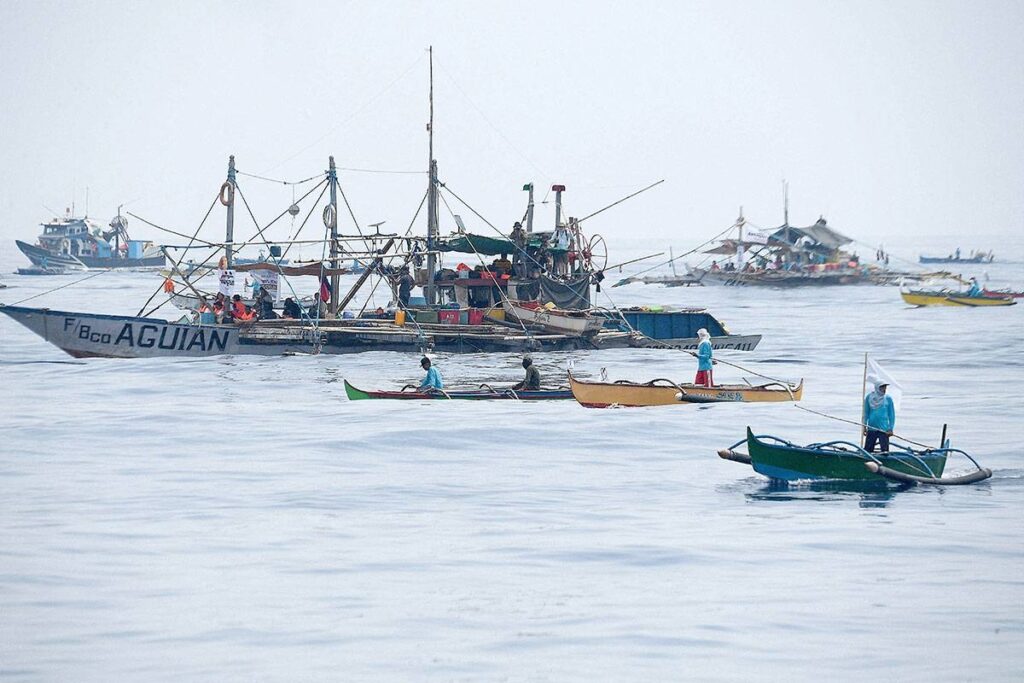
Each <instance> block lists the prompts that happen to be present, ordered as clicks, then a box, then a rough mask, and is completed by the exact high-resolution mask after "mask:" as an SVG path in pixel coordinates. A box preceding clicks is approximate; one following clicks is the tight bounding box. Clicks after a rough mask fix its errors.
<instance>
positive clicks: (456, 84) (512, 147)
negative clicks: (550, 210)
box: [434, 58, 551, 185]
mask: <svg viewBox="0 0 1024 683" xmlns="http://www.w3.org/2000/svg"><path fill="white" fill-rule="evenodd" d="M434 63H435V64H436V65H437V67H438V70H439V71H441V72H442V73H444V75H445V76H446V77H447V78H448V80H450V81H451V82H452V85H454V86H455V89H456V90H458V91H459V93H461V94H462V96H463V97H465V98H466V101H467V102H469V105H470V106H471V107H473V109H475V110H476V113H477V114H479V115H480V118H482V119H483V120H484V121H486V122H487V125H488V126H490V127H491V130H493V131H494V132H495V133H496V134H497V135H498V137H500V138H501V139H502V140H503V141H504V142H505V144H506V145H508V146H509V148H510V149H511V150H512V151H513V152H515V153H516V154H518V155H519V157H520V158H521V159H522V160H523V161H525V162H526V163H528V164H529V165H530V166H533V168H534V170H535V171H537V173H540V174H541V176H542V177H544V178H545V179H546V180H548V181H550V180H551V176H550V175H548V174H547V173H545V172H544V171H543V170H542V169H541V168H540V167H539V166H538V165H537V164H535V163H533V160H532V159H530V158H529V157H527V156H526V155H525V154H523V153H522V152H521V151H519V148H518V147H516V146H515V145H513V144H512V141H511V140H509V139H508V138H507V137H505V134H504V133H502V132H501V131H500V130H498V127H497V126H495V125H494V124H493V123H492V122H491V120H490V119H489V118H487V115H486V114H484V112H483V110H482V109H480V107H478V106H476V102H474V101H473V100H472V99H471V98H470V96H469V95H467V94H466V91H465V90H463V89H462V86H461V85H459V83H458V81H456V80H455V77H454V76H452V75H451V74H450V73H449V72H448V70H447V69H445V68H444V67H442V66H441V64H440V62H439V61H438V60H437V59H436V58H435V59H434ZM550 184H551V183H550V182H548V185H550Z"/></svg>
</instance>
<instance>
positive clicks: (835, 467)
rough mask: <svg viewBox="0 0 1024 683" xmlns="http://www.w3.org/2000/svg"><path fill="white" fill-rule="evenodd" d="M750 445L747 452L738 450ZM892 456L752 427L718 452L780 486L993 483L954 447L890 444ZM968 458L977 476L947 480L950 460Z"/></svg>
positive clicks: (987, 472)
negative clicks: (794, 439) (804, 441)
mask: <svg viewBox="0 0 1024 683" xmlns="http://www.w3.org/2000/svg"><path fill="white" fill-rule="evenodd" d="M744 443H746V445H747V452H746V453H743V452H740V451H737V450H736V449H737V448H738V447H739V446H741V445H743V444H744ZM889 448H890V450H889V452H888V453H879V454H875V453H868V452H867V451H865V450H864V449H863V448H861V447H860V446H858V445H857V444H854V443H850V442H848V441H829V442H827V443H813V444H810V445H808V446H797V445H795V444H792V443H790V442H789V441H786V440H785V439H780V438H778V437H776V436H769V435H759V436H755V435H754V432H753V431H751V429H750V427H747V438H746V439H744V440H743V441H737V442H736V443H734V444H733V445H732V446H730V447H729V448H724V449H722V450H720V451H718V455H719V457H721V458H723V459H724V460H732V461H733V462H739V463H742V464H745V465H750V466H751V467H753V468H754V471H755V472H758V473H759V474H763V475H764V476H766V477H768V478H769V479H774V480H779V481H799V480H835V481H855V482H871V481H876V482H884V481H893V482H897V483H900V484H937V485H955V484H973V483H975V482H979V481H982V480H984V479H988V478H989V477H991V476H992V470H989V469H986V468H983V467H981V466H980V465H978V463H977V462H976V461H975V460H974V458H972V457H971V456H970V455H968V454H967V453H965V452H964V451H961V450H959V449H956V448H950V447H949V441H948V440H944V441H943V445H942V447H941V448H925V449H921V450H914V449H911V448H909V447H905V446H902V445H900V444H895V443H890V446H889ZM957 454H959V455H963V456H964V457H966V458H967V459H968V460H970V461H971V462H972V463H974V466H975V468H976V469H975V471H973V472H970V473H968V474H965V475H963V476H959V477H946V478H943V476H942V473H943V472H944V471H945V469H946V460H947V459H948V458H949V456H951V455H957Z"/></svg>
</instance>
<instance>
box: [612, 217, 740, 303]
mask: <svg viewBox="0 0 1024 683" xmlns="http://www.w3.org/2000/svg"><path fill="white" fill-rule="evenodd" d="M735 227H736V224H735V223H733V224H732V225H730V226H729V227H728V228H726V229H725V230H723V231H722V232H720V233H718V234H717V235H715V236H714V237H712V238H711V239H709V240H708V241H707V242H704V243H702V244H699V245H697V246H696V247H694V248H693V249H691V250H690V251H688V252H686V253H685V254H680V255H679V256H673V257H672V258H670V259H669V260H668V261H665V262H664V263H659V264H657V265H653V266H651V267H650V268H648V269H647V270H641V271H640V272H639V273H636V274H634V275H632V277H640V276H641V275H646V274H647V273H649V272H651V271H652V270H655V269H656V268H661V267H662V266H667V265H668V264H670V263H672V262H673V261H678V260H679V259H681V258H683V257H684V256H689V255H690V254H692V253H694V252H696V251H698V250H700V249H703V248H704V247H706V246H707V245H709V244H711V243H712V242H714V241H715V240H717V239H719V238H720V237H721V236H722V235H726V234H728V233H729V232H730V231H732V230H733V228H735ZM705 260H706V259H705ZM615 286H617V285H612V287H615Z"/></svg>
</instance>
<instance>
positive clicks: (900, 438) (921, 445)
mask: <svg viewBox="0 0 1024 683" xmlns="http://www.w3.org/2000/svg"><path fill="white" fill-rule="evenodd" d="M793 405H794V406H796V407H797V408H799V409H800V410H806V411H807V412H808V413H814V414H815V415H820V416H821V417H827V418H828V419H830V420H837V421H839V422H845V423H846V424H851V425H856V426H858V427H861V428H863V429H871V428H870V427H869V426H868V425H866V424H864V423H863V422H857V421H856V420H847V419H846V418H844V417H836V416H835V415H829V414H828V413H822V412H820V411H817V410H811V409H810V408H805V407H804V406H800V405H796V404H793ZM891 436H892V437H894V438H896V439H899V440H900V441H906V442H907V443H912V444H914V445H915V446H920V447H921V448H927V449H929V450H936V449H935V446H929V445H928V444H926V443H921V442H919V441H914V440H912V439H908V438H907V437H905V436H900V435H899V434H896V433H893V434H891Z"/></svg>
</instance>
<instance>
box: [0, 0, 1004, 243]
mask: <svg viewBox="0 0 1024 683" xmlns="http://www.w3.org/2000/svg"><path fill="white" fill-rule="evenodd" d="M0 19H2V21H3V25H4V29H3V31H4V41H3V44H2V47H0V55H2V57H3V60H4V63H5V65H6V68H5V69H4V71H3V74H2V75H0V82H2V85H3V87H4V90H5V92H7V93H8V94H9V97H8V104H7V106H6V107H4V108H3V110H2V113H0V124H2V126H3V130H4V131H5V135H4V136H3V142H2V143H0V144H2V146H3V158H4V163H3V167H2V169H0V183H2V190H0V215H2V217H3V223H2V227H0V254H4V255H5V256H7V255H9V254H10V252H12V251H14V249H15V247H14V244H13V239H14V238H20V239H26V240H29V241H31V240H34V238H35V236H36V234H37V233H38V224H39V223H40V222H41V221H43V220H46V219H48V218H50V217H51V214H50V211H51V210H53V211H57V212H60V211H62V210H63V209H64V208H65V207H68V206H70V205H71V204H72V202H74V203H75V204H76V208H77V209H78V211H79V213H81V212H83V211H84V202H85V193H86V188H87V187H88V193H89V211H90V214H91V215H92V216H93V217H95V218H96V219H97V220H99V221H101V222H106V221H108V220H109V219H110V217H111V216H112V215H113V214H114V213H115V212H116V210H117V206H118V205H119V204H125V209H126V210H128V211H132V212H133V213H137V214H139V215H141V216H145V217H146V218H148V219H150V220H152V221H154V222H157V223H160V224H162V225H166V226H168V227H171V228H174V229H178V230H182V231H186V232H191V231H192V230H194V229H195V227H196V226H197V225H198V223H199V220H200V219H201V218H202V216H203V214H204V213H205V211H206V209H207V207H208V206H209V204H210V201H211V200H212V199H213V197H214V195H215V194H216V191H217V188H218V187H219V185H220V183H221V182H222V181H223V177H224V174H225V171H226V166H227V158H228V155H231V154H234V155H235V156H236V159H237V162H238V167H239V169H240V170H242V171H245V172H248V173H254V174H259V175H265V176H268V177H271V178H275V179H286V180H295V179H301V178H306V177H309V176H312V175H314V174H317V173H319V172H322V171H323V169H325V168H326V165H327V158H328V156H329V155H332V154H333V155H334V156H335V158H336V160H337V163H338V165H339V167H342V168H346V169H347V168H359V169H374V170H388V171H402V172H403V173H401V174H390V173H389V174H378V173H373V174H370V173H359V172H351V171H342V173H341V182H342V185H343V187H344V190H345V193H346V196H347V197H348V199H349V200H350V201H351V203H352V208H353V211H354V212H355V214H356V216H357V218H358V219H359V221H360V223H361V224H362V225H363V226H364V227H365V226H366V225H367V224H369V223H376V222H378V221H387V223H386V224H385V226H384V228H383V229H384V230H385V231H399V232H404V231H405V229H406V228H407V227H408V225H409V221H410V220H411V218H412V216H413V214H414V212H415V210H416V207H417V205H418V204H419V202H420V199H421V198H422V196H423V192H424V190H425V186H426V177H425V174H424V173H422V171H425V169H426V162H427V156H428V155H427V138H426V131H425V123H426V121H427V117H428V110H427V88H428V74H427V58H426V48H427V46H428V45H433V47H434V55H435V65H434V66H435V74H434V85H435V108H436V109H435V117H436V121H435V132H436V137H435V144H436V154H435V156H436V158H437V159H438V161H439V166H440V176H441V179H442V181H443V182H445V183H447V184H448V186H449V187H450V188H451V189H452V190H454V191H455V192H456V193H457V194H459V195H460V196H462V197H463V198H464V199H466V201H467V202H468V203H469V204H471V205H472V206H473V207H474V208H475V209H477V210H478V211H479V212H480V213H481V214H482V215H483V216H484V217H486V218H487V219H488V220H489V221H491V222H492V223H494V225H496V226H498V227H499V228H502V229H507V228H508V227H509V226H510V225H511V223H512V221H514V220H516V219H517V218H518V217H519V216H521V215H522V212H523V210H524V207H525V203H526V196H525V193H523V192H522V191H521V187H522V185H523V184H524V183H526V182H534V183H535V185H536V187H537V198H538V200H541V199H543V198H544V197H545V195H546V190H547V188H548V187H550V185H551V184H552V183H555V182H557V183H564V184H565V185H566V186H567V187H568V190H567V192H566V195H565V202H566V211H567V213H568V214H570V215H576V216H580V215H585V214H587V213H590V212H592V211H594V210H596V209H598V208H600V207H602V206H604V205H606V204H608V203H610V202H612V201H615V200H616V199H619V198H620V197H622V196H625V195H626V194H629V193H630V192H633V191H635V190H637V189H639V188H641V187H643V186H645V185H648V184H650V183H652V182H654V181H656V180H659V179H662V178H664V179H666V182H665V183H664V184H663V185H662V186H659V187H657V188H655V189H652V190H650V191H649V192H647V193H645V194H644V195H642V196H640V197H638V198H635V199H633V200H630V201H629V202H628V203H626V204H624V205H622V206H621V207H617V208H615V209H613V210H610V211H608V212H606V213H605V214H602V215H601V216H599V217H597V218H594V219H593V220H592V221H590V222H588V224H587V228H588V231H590V232H598V233H602V234H603V235H604V236H605V237H606V238H607V239H608V240H609V241H610V242H611V244H612V247H613V249H615V248H619V249H628V247H629V246H630V241H632V240H636V239H640V240H651V241H652V242H653V243H657V242H659V241H660V242H664V244H665V246H666V248H667V246H669V245H670V244H671V245H675V246H677V247H680V246H696V245H697V244H699V243H700V242H702V241H703V240H705V239H708V238H709V237H711V236H712V235H714V234H715V233H717V232H719V231H721V230H723V229H725V228H726V227H728V226H729V225H730V224H731V223H732V222H733V221H734V220H735V218H736V215H737V213H738V211H739V209H740V207H741V206H742V207H743V211H744V214H745V215H746V216H747V218H748V219H749V220H750V221H751V222H752V223H754V224H757V225H761V226H765V227H770V226H774V225H777V224H779V223H780V222H781V221H782V181H783V179H786V180H788V182H789V188H790V189H789V196H790V222H791V223H792V224H794V225H807V224H810V223H813V222H814V221H815V220H816V219H817V218H818V217H819V216H821V215H823V216H825V217H826V218H827V220H828V221H829V224H830V225H832V226H833V227H835V228H836V229H838V230H840V231H842V232H844V233H846V234H848V235H850V236H851V237H855V238H857V239H858V240H859V241H861V242H862V243H865V244H886V245H891V246H892V247H893V248H902V249H904V250H910V249H916V250H918V251H922V252H925V253H931V252H935V253H944V252H948V251H951V250H952V249H954V248H956V247H957V246H960V247H962V248H963V249H964V250H965V251H967V250H970V249H973V248H983V249H992V250H994V251H995V252H996V253H997V255H998V254H1000V253H1001V252H1002V253H1006V252H1007V251H1008V250H1012V251H1013V252H1014V253H1015V254H1017V255H1018V256H1019V255H1020V252H1022V251H1024V249H1022V248H1021V244H1022V241H1021V238H1020V237H1019V236H1018V235H1019V234H1020V233H1021V229H1022V228H1024V219H1022V215H1024V211H1022V209H1024V197H1022V195H1021V191H1020V188H1021V187H1022V186H1024V141H1022V139H1021V136H1020V130H1021V122H1022V121H1024V76H1022V71H1021V68H1020V64H1021V63H1024V47H1022V46H1021V41H1020V40H1019V37H1018V33H1019V29H1020V28H1021V27H1022V26H1024V5H1021V4H1020V3H1010V2H1006V3H1003V2H992V3H986V4H984V5H982V6H974V5H971V4H968V3H959V2H944V3H925V2H903V3H897V4H890V3H866V4H858V5H856V6H848V5H843V4H839V3H811V2H788V3H782V4H773V5H771V6H768V5H759V4H744V3H725V4H722V3H714V4H705V3H686V4H682V5H675V4H673V5H671V6H669V5H662V4H657V3H640V4H638V5H633V6H631V7H628V8H627V7H618V6H615V7H612V6H600V5H596V6H595V5H589V4H586V3H573V4H568V5H565V4H560V5H558V6H556V7H548V6H545V5H542V4H536V5H531V4H521V3H517V4H515V5H510V6H500V7H499V6H492V5H476V4H470V3H441V4H439V5H431V6H429V7H426V6H422V5H419V4H415V3H394V4H389V5H386V6H383V7H382V6H374V5H370V4H366V5H359V4H348V5H339V6H333V7H326V6H323V7H321V6H318V7H300V8H292V7H290V6H288V5H285V4H278V3H234V2H231V3H217V4H213V5H206V4H199V3H185V4H183V5H182V6H174V7H171V6H166V5H141V4H132V3H31V4H29V3H11V2H7V3H3V4H0ZM239 180H240V183H241V184H242V187H243V191H244V192H245V194H246V196H247V198H248V199H249V201H250V203H251V204H252V205H253V208H254V210H255V212H256V215H257V218H258V219H259V220H260V222H261V224H264V223H266V222H267V221H268V220H269V219H270V218H272V217H273V216H275V215H276V214H277V213H279V212H280V211H282V210H284V209H285V208H287V206H288V204H290V202H291V197H292V190H291V188H289V187H284V186H282V185H280V184H271V183H266V182H263V181H258V180H255V179H252V178H248V177H242V178H240V179H239ZM301 192H302V190H301V189H300V190H299V193H300V194H301ZM449 203H450V204H451V208H452V210H453V211H454V212H455V213H458V214H460V215H461V216H462V218H463V219H464V220H465V222H466V224H467V226H468V227H469V229H471V230H473V231H477V232H483V233H485V234H486V233H488V232H489V231H490V228H488V227H486V226H485V225H483V223H482V222H481V221H480V220H478V219H477V218H476V217H474V216H473V215H472V214H471V212H470V211H469V210H467V209H465V208H464V207H459V206H457V205H456V204H457V203H456V202H454V200H452V199H451V198H449ZM47 207H48V208H47ZM342 215H343V216H345V215H346V214H345V212H342ZM552 215H553V209H552V207H551V206H550V204H549V205H545V206H543V207H540V208H539V212H538V224H539V225H540V226H541V227H544V226H545V225H547V224H548V223H550V222H551V220H552ZM299 220H301V216H300V218H299ZM441 220H442V228H443V230H446V231H447V230H448V229H450V228H452V227H453V222H452V220H451V218H450V215H449V212H448V210H447V209H446V208H445V206H444V205H442V207H441ZM237 222H238V224H239V225H240V228H241V232H242V233H244V236H248V235H249V234H250V233H251V232H252V230H251V223H249V221H248V218H247V217H245V216H240V217H239V218H238V219H237ZM297 223H298V221H296V224H297ZM418 224H419V227H418V228H417V231H418V232H419V233H422V231H423V227H422V226H423V224H424V219H423V216H422V214H421V216H420V218H419V220H418ZM279 225H280V226H281V227H280V228H276V227H275V229H274V232H273V235H272V236H273V237H275V238H277V239H284V238H286V237H287V235H288V234H289V233H290V231H291V228H292V224H291V222H290V221H288V220H285V221H282V223H280V224H279ZM130 229H131V231H132V233H133V236H138V237H147V238H152V239H156V240H158V241H162V242H174V241H175V240H174V239H173V238H170V237H168V236H166V235H162V234H160V233H158V232H157V231H155V230H153V229H150V228H147V227H146V226H144V225H143V224H142V223H141V222H139V221H137V220H135V221H132V222H131V224H130ZM319 229H320V226H319V221H318V219H314V221H313V222H312V223H311V225H310V226H309V227H307V229H306V230H307V232H305V233H304V235H305V236H307V237H313V236H316V234H317V233H316V232H315V231H318V230H319ZM342 229H343V231H345V232H352V231H353V229H352V228H351V225H350V223H349V222H345V221H343V223H342ZM222 230H223V215H222V212H221V211H215V212H214V215H213V216H211V219H210V221H209V222H208V224H207V228H206V229H205V230H204V232H203V234H204V235H207V236H209V237H217V236H218V235H219V234H220V233H221V232H222ZM5 260H6V259H5Z"/></svg>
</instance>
